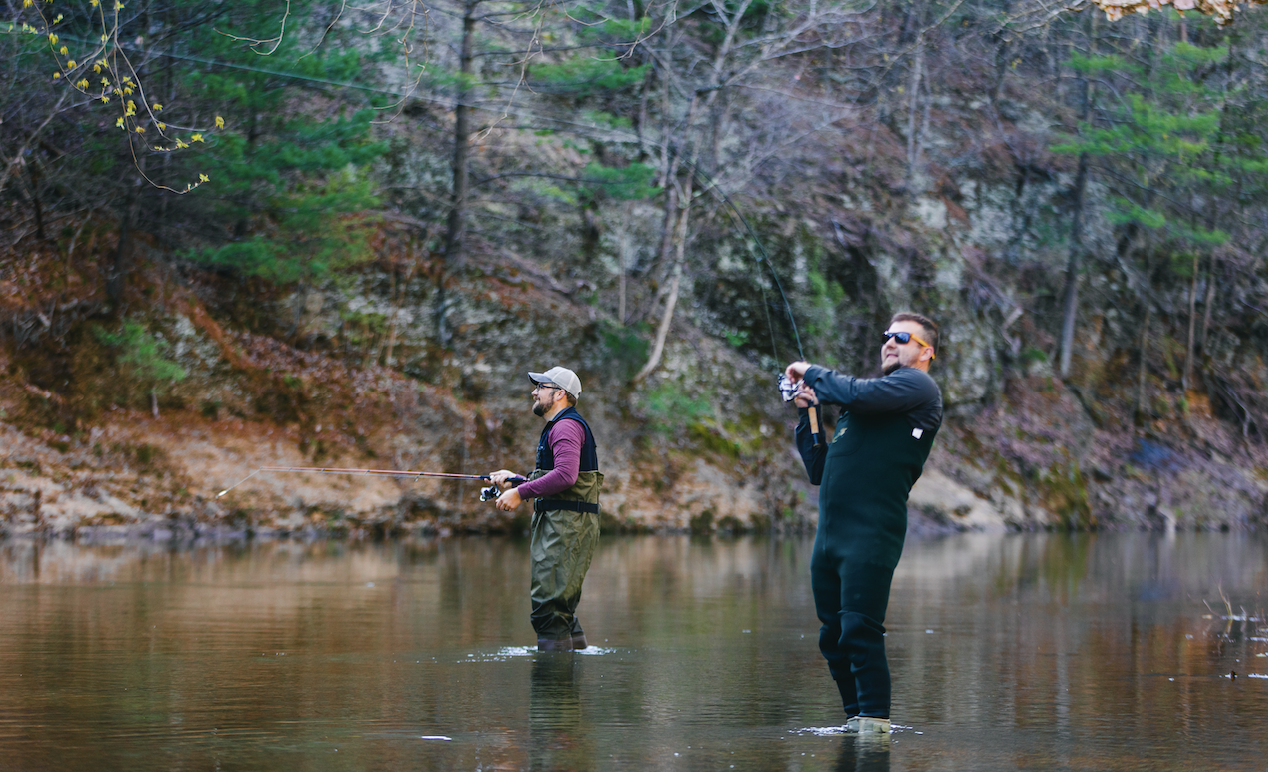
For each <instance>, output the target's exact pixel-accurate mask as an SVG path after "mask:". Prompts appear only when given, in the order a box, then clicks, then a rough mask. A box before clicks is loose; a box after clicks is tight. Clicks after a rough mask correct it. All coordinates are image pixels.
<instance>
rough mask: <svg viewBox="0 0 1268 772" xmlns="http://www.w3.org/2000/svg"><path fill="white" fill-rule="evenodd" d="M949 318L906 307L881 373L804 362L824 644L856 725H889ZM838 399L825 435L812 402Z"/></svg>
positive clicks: (802, 431)
mask: <svg viewBox="0 0 1268 772" xmlns="http://www.w3.org/2000/svg"><path fill="white" fill-rule="evenodd" d="M937 345H938V327H937V325H935V324H934V323H933V322H932V321H930V320H929V319H927V318H926V317H924V316H921V315H920V314H912V313H901V314H895V315H894V317H893V319H891V320H890V323H889V329H888V330H887V331H886V332H885V342H884V344H883V345H882V346H881V372H882V373H883V375H882V377H880V378H855V377H853V376H849V375H843V374H840V373H836V372H833V371H831V370H828V369H825V368H823V367H819V366H817V365H812V364H809V363H808V362H793V363H792V364H790V365H788V369H787V370H786V371H785V372H786V375H787V376H788V378H789V380H791V381H792V382H794V383H796V382H797V381H801V390H800V391H799V392H798V394H797V398H796V403H797V407H798V412H799V413H800V414H801V420H800V421H799V423H798V424H797V449H798V450H799V451H800V452H801V458H802V460H803V461H804V462H805V464H806V471H807V472H808V473H809V474H810V482H811V483H812V484H814V485H818V486H819V526H818V531H817V533H816V535H815V545H814V552H813V555H812V557H811V560H810V575H811V588H812V589H813V591H814V597H815V611H816V613H817V614H818V616H819V621H820V622H822V623H823V627H822V628H820V631H819V650H820V651H821V652H823V656H824V658H826V659H827V660H828V670H829V671H830V672H831V673H832V678H833V679H834V680H835V681H836V684H837V689H838V690H839V691H840V692H841V702H842V705H843V706H844V708H845V714H846V717H847V723H846V725H847V726H848V727H849V728H850V729H851V730H852V731H856V732H863V733H873V732H881V733H884V732H889V730H890V724H889V705H890V679H889V664H888V662H887V660H886V658H885V638H884V635H885V626H884V623H885V611H886V608H887V607H888V605H889V586H890V582H891V580H892V579H893V576H894V568H895V567H896V566H897V565H898V558H899V557H900V556H901V555H902V551H903V540H904V538H905V537H906V534H907V494H908V493H909V492H910V491H911V486H912V485H913V484H914V483H915V482H916V479H917V478H918V477H920V473H921V470H922V469H923V468H924V464H925V459H926V458H928V457H929V449H930V447H931V446H932V445H933V438H934V436H935V435H936V434H937V433H938V427H940V426H941V425H942V392H941V391H939V389H938V385H937V384H936V383H934V381H933V378H930V377H929V364H930V362H932V361H933V358H934V353H935V351H936V349H937ZM820 402H822V403H824V404H829V405H839V406H840V407H841V416H840V418H839V419H838V421H837V424H836V430H835V432H833V436H832V439H831V440H830V441H829V442H828V443H827V444H826V445H819V446H815V445H814V444H813V440H812V439H811V431H810V420H809V418H808V412H809V411H808V408H809V407H810V406H811V405H817V404H819V403H820Z"/></svg>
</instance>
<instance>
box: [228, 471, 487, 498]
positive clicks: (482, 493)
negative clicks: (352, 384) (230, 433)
mask: <svg viewBox="0 0 1268 772" xmlns="http://www.w3.org/2000/svg"><path fill="white" fill-rule="evenodd" d="M260 472H308V473H309V474H352V475H368V476H370V477H443V478H447V479H450V480H488V479H491V478H490V477H489V476H488V475H487V474H450V473H449V472H411V471H409V470H405V469H343V468H340V467H332V466H262V467H260V468H259V469H257V470H255V471H254V472H252V473H251V474H249V475H247V476H246V477H243V478H242V479H241V480H239V481H237V482H236V483H234V484H233V485H230V486H229V487H228V488H225V489H224V490H222V491H221V492H219V493H217V494H216V498H220V497H221V496H223V495H225V494H226V493H228V492H229V491H231V490H233V489H234V488H236V487H238V486H239V485H241V484H242V483H244V482H246V481H247V480H250V479H251V478H252V477H255V476H256V475H257V474H259V473H260ZM497 497H498V489H497V486H496V485H490V486H488V487H487V488H481V489H480V500H481V501H492V500H493V499H496V498H497Z"/></svg>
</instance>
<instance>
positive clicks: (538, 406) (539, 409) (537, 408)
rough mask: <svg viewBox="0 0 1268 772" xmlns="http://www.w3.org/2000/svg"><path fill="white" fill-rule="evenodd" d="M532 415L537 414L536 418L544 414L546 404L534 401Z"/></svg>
mask: <svg viewBox="0 0 1268 772" xmlns="http://www.w3.org/2000/svg"><path fill="white" fill-rule="evenodd" d="M533 415H535V416H537V417H538V418H541V417H542V416H544V415H546V406H545V405H543V404H542V403H540V402H534V403H533Z"/></svg>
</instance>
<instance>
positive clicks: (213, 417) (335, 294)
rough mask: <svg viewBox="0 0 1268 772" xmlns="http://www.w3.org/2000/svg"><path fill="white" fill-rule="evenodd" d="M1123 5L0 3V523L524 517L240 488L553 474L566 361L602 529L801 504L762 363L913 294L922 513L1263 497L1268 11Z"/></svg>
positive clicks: (1053, 523) (833, 361)
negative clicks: (556, 373) (935, 407)
mask: <svg viewBox="0 0 1268 772" xmlns="http://www.w3.org/2000/svg"><path fill="white" fill-rule="evenodd" d="M1190 5H1191V4H1190ZM1136 10H1141V11H1142V12H1141V13H1136V14H1131V13H1128V14H1127V15H1126V16H1125V17H1123V18H1121V19H1117V20H1115V21H1112V22H1111V21H1109V20H1108V19H1107V17H1106V15H1105V14H1104V13H1102V12H1100V11H1098V10H1097V9H1095V8H1094V7H1091V6H1087V5H1085V4H1083V3H1079V2H1072V3H1069V4H1066V5H1060V4H1057V5H1053V4H1047V3H1030V2H1027V0H949V1H947V0H943V1H942V2H934V1H932V0H912V1H909V2H903V3H899V2H894V1H893V0H876V1H875V2H860V1H857V0H843V1H840V2H838V1H837V0H789V1H788V2H782V3H775V2H770V0H700V1H697V2H668V3H663V4H655V3H647V2H643V0H624V2H618V1H617V0H611V1H610V2H593V1H589V2H582V1H579V0H578V1H564V2H547V1H546V0H541V1H539V2H520V1H518V0H456V1H455V2H446V0H438V1H437V2H433V3H424V2H418V1H406V2H401V1H400V0H386V2H370V3H368V4H366V5H363V6H352V5H347V4H343V5H341V4H339V3H329V2H321V1H320V0H289V2H285V1H283V0H241V1H235V2H223V1H219V2H216V1H210V0H203V1H202V2H190V1H188V0H131V1H130V2H126V3H124V2H112V0H110V1H108V2H105V3H102V2H98V0H84V1H83V2H80V1H79V0H75V1H74V2H69V1H68V0H5V3H4V16H5V18H7V19H8V20H9V21H7V22H5V23H4V24H3V26H0V57H2V61H3V62H4V63H5V66H4V67H3V69H2V71H0V119H2V120H0V156H2V157H3V159H4V161H3V168H2V170H0V228H2V230H0V431H2V432H3V441H2V442H0V465H2V466H3V469H2V470H0V506H2V507H3V509H4V525H3V528H4V530H5V531H6V532H8V533H17V532H24V531H37V532H54V533H63V534H70V533H78V534H80V535H88V534H92V533H98V532H101V533H115V532H121V531H122V532H128V533H132V532H143V533H149V534H151V535H170V534H173V533H197V532H200V531H205V532H225V530H226V529H228V531H243V532H255V533H263V532H271V531H272V532H279V531H280V532H302V531H311V532H322V533H349V534H354V535H358V534H389V533H398V532H403V531H411V530H422V531H427V532H436V531H440V532H445V531H453V530H489V529H495V530H497V529H502V530H506V529H509V530H521V529H523V528H524V527H525V524H526V522H527V513H526V512H525V511H523V510H524V509H525V508H523V507H522V508H521V511H520V512H518V513H515V514H514V515H513V516H512V517H510V518H509V519H507V518H501V517H499V516H497V513H495V512H494V511H493V510H492V509H491V508H490V507H489V505H487V504H481V503H480V502H479V501H478V500H477V499H476V492H477V490H478V487H479V486H478V484H476V483H472V482H466V483H463V482H452V481H450V482H444V483H440V482H433V481H415V480H408V481H401V480H383V479H367V478H363V477H340V476H318V475H294V474H292V475H281V474H279V475H258V476H256V477H254V478H252V479H251V480H250V481H248V482H247V483H246V484H244V485H242V486H241V487H239V488H236V489H234V490H233V491H232V492H231V493H229V494H228V495H226V496H224V497H221V498H217V497H216V495H215V494H216V493H217V492H218V491H219V490H221V489H223V488H225V487H227V486H229V485H231V484H232V483H234V482H237V481H238V480H240V479H242V478H243V477H245V476H247V475H248V474H249V473H250V472H251V471H252V470H253V469H255V468H256V467H258V466H261V465H264V464H290V465H314V464H316V465H325V466H344V467H392V468H402V469H420V470H430V471H448V472H465V473H472V472H474V473H482V472H487V471H489V470H492V469H497V468H502V467H511V468H514V469H516V470H518V471H527V469H528V466H529V465H530V464H531V460H532V459H531V452H532V448H533V447H534V445H535V441H536V438H537V434H538V432H539V430H540V420H539V419H536V418H535V417H533V416H532V415H531V414H530V412H529V409H528V408H529V401H528V388H529V384H528V381H527V379H526V377H525V373H526V371H528V370H530V369H533V370H543V369H545V368H548V367H551V366H554V365H556V364H563V365H566V366H569V367H572V368H573V369H575V370H576V371H577V372H578V373H579V375H580V377H581V380H582V383H583V386H584V392H583V395H582V399H581V402H580V405H579V407H580V409H581V410H582V412H583V414H585V415H586V416H587V417H588V418H589V419H590V420H591V423H592V424H593V425H594V426H595V429H596V434H597V436H598V438H599V444H600V455H601V458H602V460H603V468H604V471H605V473H606V474H607V478H608V482H607V485H606V488H605V494H604V510H605V511H604V516H603V519H604V525H605V527H606V528H608V529H647V528H691V529H692V530H694V531H697V532H709V531H714V530H719V529H721V530H726V531H737V530H747V529H758V530H767V529H783V530H788V529H797V528H802V527H805V526H808V525H809V524H811V523H813V521H814V518H815V494H814V491H813V489H811V488H810V487H809V486H808V484H807V483H806V482H805V477H804V472H803V471H802V470H801V468H800V464H799V461H798V460H797V459H796V457H795V455H794V453H793V451H792V442H791V426H792V423H793V420H794V418H795V416H794V414H793V413H792V412H791V411H790V410H789V409H788V408H786V407H785V406H784V405H783V404H782V403H781V402H780V399H779V396H778V393H777V392H776V390H775V373H776V372H778V370H779V369H780V367H782V365H783V364H785V363H786V362H788V361H791V360H794V359H797V358H800V357H801V356H802V354H801V353H800V352H799V347H800V349H801V350H804V355H805V357H806V358H808V359H810V360H811V361H815V362H819V363H823V364H826V365H828V366H830V367H834V368H837V369H840V370H842V371H844V372H848V373H854V374H859V375H874V374H876V368H877V358H878V350H879V345H880V342H881V338H880V333H881V332H882V331H883V330H884V329H885V326H886V325H887V322H888V319H889V316H890V314H892V313H893V312H896V311H902V310H917V311H920V312H923V313H925V314H928V315H929V316H931V317H933V318H934V319H936V320H937V321H938V322H939V323H940V324H941V325H942V338H941V343H940V346H939V349H938V357H937V360H936V361H935V363H934V366H933V370H932V374H933V375H934V376H935V378H936V379H937V380H938V382H939V385H940V386H941V388H942V391H943V396H944V401H945V403H946V408H947V417H946V423H945V424H944V427H943V429H942V432H941V433H940V435H939V437H938V440H937V443H936V445H935V452H934V455H933V456H932V457H931V459H930V464H929V466H928V468H927V471H926V474H925V476H924V478H922V480H921V481H920V483H919V484H918V485H917V489H916V490H915V491H914V492H913V497H912V515H913V517H912V523H913V527H917V528H923V529H934V530H945V529H953V528H967V527H1001V526H1009V527H1015V528H1077V529H1083V528H1100V527H1158V528H1191V529H1203V528H1225V529H1227V528H1230V527H1236V528H1242V527H1254V526H1255V525H1256V524H1258V523H1260V522H1263V520H1264V518H1265V517H1266V516H1268V452H1266V449H1265V445H1264V441H1265V431H1266V430H1268V423H1266V422H1268V395H1265V391H1264V386H1265V382H1266V380H1268V367H1266V365H1265V361H1264V356H1265V353H1266V351H1268V325H1266V324H1265V314H1264V306H1265V303H1268V284H1266V283H1265V279H1266V278H1268V277H1266V276H1265V262H1264V255H1265V246H1266V241H1268V197H1266V196H1265V184H1266V183H1268V156H1266V155H1265V152H1266V151H1265V145H1264V143H1265V139H1266V138H1268V107H1266V105H1268V100H1266V99H1265V97H1266V96H1268V61H1266V60H1265V57H1266V56H1268V52H1266V51H1265V41H1266V40H1268V35H1266V33H1268V16H1266V15H1265V13H1264V11H1263V10H1262V9H1256V8H1254V7H1250V8H1237V9H1231V8H1230V7H1226V6H1223V5H1220V6H1219V7H1218V8H1217V9H1216V11H1215V14H1216V15H1215V17H1211V16H1210V15H1208V14H1209V12H1211V9H1210V8H1208V7H1207V6H1206V5H1205V4H1204V5H1203V6H1202V8H1201V9H1199V10H1202V11H1205V12H1206V13H1196V12H1190V13H1188V14H1187V15H1182V13H1179V12H1177V11H1175V10H1173V9H1170V8H1162V9H1160V10H1158V9H1155V10H1156V12H1153V13H1147V11H1148V10H1149V9H1148V7H1147V6H1145V7H1144V8H1143V9H1140V8H1138V9H1136ZM1220 14H1223V16H1222V17H1221V16H1220ZM1111 15H1112V16H1114V17H1118V16H1122V13H1121V9H1114V8H1111ZM6 28H7V29H6ZM775 277H778V279H779V280H781V281H782V290H781V287H779V286H776V281H775ZM781 291H782V292H786V293H787V298H788V309H791V314H789V313H786V311H787V310H788V309H786V308H785V305H784V302H783V300H782V299H781ZM794 320H795V323H796V325H797V327H796V329H794V327H793V322H794ZM829 418H831V416H829Z"/></svg>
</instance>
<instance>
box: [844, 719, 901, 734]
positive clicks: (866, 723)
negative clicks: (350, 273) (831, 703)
mask: <svg viewBox="0 0 1268 772" xmlns="http://www.w3.org/2000/svg"><path fill="white" fill-rule="evenodd" d="M845 729H846V731H848V732H858V733H859V734H889V733H890V727H889V719H887V718H873V717H872V716H852V717H851V718H850V719H849V720H847V721H846V722H845Z"/></svg>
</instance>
